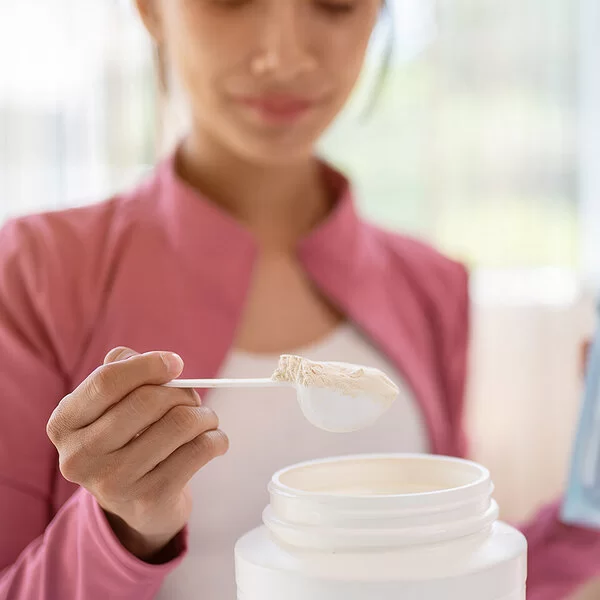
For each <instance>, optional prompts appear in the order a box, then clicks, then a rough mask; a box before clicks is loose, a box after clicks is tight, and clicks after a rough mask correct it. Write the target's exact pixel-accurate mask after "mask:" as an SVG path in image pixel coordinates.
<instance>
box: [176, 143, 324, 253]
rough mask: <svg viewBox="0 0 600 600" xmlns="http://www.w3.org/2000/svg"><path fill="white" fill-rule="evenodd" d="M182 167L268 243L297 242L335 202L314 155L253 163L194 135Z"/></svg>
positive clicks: (182, 156)
mask: <svg viewBox="0 0 600 600" xmlns="http://www.w3.org/2000/svg"><path fill="white" fill-rule="evenodd" d="M178 169H179V171H180V175H181V176H182V177H183V178H184V179H185V180H186V181H187V182H188V183H189V184H190V185H192V186H193V187H195V188H197V189H198V190H199V191H201V192H202V193H203V194H204V195H206V196H207V197H209V198H210V199H211V200H212V201H213V202H215V203H217V204H218V205H219V206H221V207H222V208H223V209H225V210H226V211H228V212H229V213H230V214H231V215H232V216H233V217H235V218H236V219H237V220H238V221H240V222H241V223H242V224H243V225H244V226H246V227H247V228H248V229H249V230H250V231H251V232H252V233H253V234H254V235H255V236H256V237H257V239H258V241H259V243H260V244H261V246H262V247H263V248H270V249H277V250H287V249H291V248H293V247H294V246H295V244H296V243H297V241H298V239H300V238H301V237H302V236H303V235H305V234H306V233H307V232H308V231H310V230H311V229H312V228H313V227H314V226H315V225H316V224H317V223H318V222H320V221H321V220H322V219H323V218H324V217H325V216H326V215H327V213H328V212H329V210H330V209H331V205H332V203H333V202H332V198H331V193H330V191H329V190H328V189H327V186H326V183H325V179H324V177H323V172H322V166H321V165H320V164H319V162H318V161H317V160H316V159H315V158H314V157H307V159H306V160H303V161H299V162H297V163H294V164H285V165H273V166H268V165H267V166H265V165H261V164H252V163H250V162H248V161H244V160H243V159H241V158H239V157H236V156H235V155H234V154H233V153H232V152H228V151H226V150H225V149H223V148H222V147H219V146H218V144H210V145H209V144H208V143H207V140H204V139H203V140H199V139H197V138H194V137H192V136H190V137H188V138H187V139H186V140H185V141H184V143H183V144H182V146H181V148H180V153H179V156H178Z"/></svg>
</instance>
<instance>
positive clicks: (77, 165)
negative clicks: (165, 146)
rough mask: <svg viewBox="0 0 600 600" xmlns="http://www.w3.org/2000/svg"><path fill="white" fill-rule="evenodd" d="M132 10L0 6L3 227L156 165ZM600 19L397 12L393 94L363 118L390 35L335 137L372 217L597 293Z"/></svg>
mask: <svg viewBox="0 0 600 600" xmlns="http://www.w3.org/2000/svg"><path fill="white" fill-rule="evenodd" d="M132 4H133V3H132V2H130V0H102V1H101V2H98V1H97V0H47V1H46V2H37V1H36V0H19V2H15V1H14V0H0V72H1V73H2V81H3V85H2V87H1V88H0V132H1V134H0V220H1V219H3V218H5V217H7V216H9V215H12V214H17V213H23V212H29V211H34V210H40V209H46V208H50V209H53V208H59V207H61V206H66V205H71V204H74V203H83V202H88V201H93V200H97V199H100V198H102V197H104V196H106V195H108V194H109V193H111V192H112V191H114V190H116V189H118V188H120V187H122V186H124V185H127V184H129V183H130V182H133V181H135V180H136V178H137V177H138V176H139V174H140V172H141V171H143V170H145V169H147V168H148V167H149V165H151V164H152V163H153V162H154V160H155V158H156V145H157V144H156V142H157V137H156V132H157V123H158V118H157V112H158V110H157V101H156V100H157V99H156V86H155V79H154V73H153V64H152V58H151V48H150V45H149V43H148V40H147V39H146V36H145V33H144V32H143V31H142V28H141V26H140V25H139V23H138V21H137V18H136V17H135V16H134V14H133V9H132ZM599 6H600V5H599V3H598V2H597V1H595V0H502V2H498V0H476V1H474V0H438V1H437V3H434V0H392V2H391V8H392V12H393V21H394V24H395V29H396V39H395V53H394V58H393V61H392V65H391V68H390V72H389V74H388V77H387V82H386V84H385V88H384V90H383V94H382V96H381V98H380V100H379V102H378V104H377V105H376V106H375V109H374V111H373V113H372V115H371V116H370V117H369V118H366V119H365V118H363V117H361V115H360V107H361V101H362V100H364V98H365V95H366V94H368V93H369V90H370V84H372V82H373V78H374V77H376V75H377V71H378V57H379V56H380V53H381V46H382V40H383V37H384V34H385V26H384V25H382V26H381V27H380V28H379V30H378V33H377V35H376V36H375V39H374V44H373V52H372V55H371V56H370V57H369V60H368V61H367V67H366V69H365V76H364V81H365V84H364V85H362V86H360V87H359V89H358V90H357V93H356V95H355V101H354V102H353V103H352V105H351V106H350V108H349V110H348V111H347V112H346V114H345V115H343V116H342V118H340V120H339V122H338V123H337V124H336V125H335V127H333V128H332V130H331V131H330V132H329V133H328V135H327V136H326V137H325V139H324V141H323V152H324V153H325V155H326V156H327V157H329V158H330V159H331V160H332V161H333V162H334V163H336V164H338V165H339V166H340V167H341V168H343V169H344V170H346V171H347V172H348V173H349V174H350V175H352V177H353V178H354V180H355V182H356V187H357V190H358V193H359V197H360V200H361V206H362V208H363V210H364V212H365V213H367V214H368V215H369V216H370V217H371V218H373V219H374V220H376V221H378V222H380V223H383V224H385V225H386V226H389V227H394V228H398V229H402V230H405V231H408V232H412V233H414V234H416V235H418V236H421V237H423V238H425V239H428V240H430V241H432V242H433V243H435V244H436V245H438V246H440V247H441V248H442V249H444V250H446V251H447V252H449V253H451V254H452V255H455V256H457V257H459V258H462V259H465V260H467V261H468V262H470V263H471V264H475V265H479V266H485V267H501V268H504V267H508V268H512V267H539V266H560V267H567V268H576V267H578V266H579V265H580V264H581V262H582V261H584V262H585V264H586V266H587V267H588V270H589V271H592V270H593V271H594V272H595V273H596V275H597V276H598V277H599V280H600V260H598V259H596V258H595V257H596V255H600V253H599V252H598V251H595V250H594V247H595V244H596V240H600V231H599V229H598V228H599V227H600V225H598V223H600V217H599V215H598V212H599V211H600V208H599V205H600V183H599V181H600V177H599V175H598V173H597V172H596V171H597V169H595V165H594V163H595V160H596V157H597V156H599V155H600V148H598V146H599V145H600V142H599V139H600V108H599V107H600V70H599V69H597V68H596V61H597V57H598V56H600V47H599V43H600V42H599V41H598V40H600V17H599V14H598V13H599V12H600V8H599ZM33 14H34V15H35V19H33V18H31V17H30V15H33ZM4 82H6V85H5V83H4ZM582 215H583V216H582ZM582 238H583V239H584V244H583V247H582V246H581V243H580V240H581V239H582ZM594 262H595V263H596V264H595V266H594V267H593V268H592V267H591V266H589V265H591V264H592V263H594Z"/></svg>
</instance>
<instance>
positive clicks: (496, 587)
mask: <svg viewBox="0 0 600 600" xmlns="http://www.w3.org/2000/svg"><path fill="white" fill-rule="evenodd" d="M492 490H493V485H492V482H491V480H490V475H489V473H488V471H487V470H486V469H484V468H483V467H481V466H479V465H477V464H475V463H472V462H468V461H463V460H459V459H454V458H445V457H437V456H420V455H419V456H417V455H377V456H370V455H369V456H350V457H342V458H332V459H327V460H321V461H315V462H310V463H303V464H300V465H296V466H293V467H289V468H287V469H284V470H283V471H280V472H279V473H276V474H275V475H274V476H273V479H272V481H271V484H270V486H269V491H270V495H271V503H270V505H269V506H268V507H267V509H266V510H265V512H264V515H263V521H264V526H262V527H260V528H258V529H256V530H254V531H252V532H250V533H249V534H247V535H246V536H244V537H243V538H242V539H240V540H239V542H238V544H237V546H236V578H237V585H238V599H239V600H398V598H402V600H524V599H525V579H526V549H527V544H526V541H525V538H524V537H523V535H522V534H521V533H519V532H518V531H517V530H515V529H513V528H512V527H509V526H508V525H506V524H504V523H501V522H499V521H498V520H497V518H498V507H497V505H496V503H495V502H494V501H493V500H492V498H491V494H492Z"/></svg>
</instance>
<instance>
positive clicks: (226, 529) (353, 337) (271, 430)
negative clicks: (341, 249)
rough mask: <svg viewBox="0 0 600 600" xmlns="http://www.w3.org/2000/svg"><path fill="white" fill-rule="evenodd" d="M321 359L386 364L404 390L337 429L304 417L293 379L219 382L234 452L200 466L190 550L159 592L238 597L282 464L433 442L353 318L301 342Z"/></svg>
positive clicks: (271, 360) (171, 596) (259, 369)
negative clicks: (264, 385) (239, 549)
mask: <svg viewBox="0 0 600 600" xmlns="http://www.w3.org/2000/svg"><path fill="white" fill-rule="evenodd" d="M293 354H299V355H301V356H305V357H306V358H310V359H313V360H335V361H342V362H348V363H354V364H363V365H366V366H371V367H377V368H379V369H381V370H382V371H383V372H384V373H386V374H387V375H388V376H389V377H390V378H391V379H393V380H394V382H395V383H396V384H397V385H398V386H399V387H400V390H401V392H400V396H399V397H398V399H397V400H396V402H395V403H394V404H393V405H392V408H391V409H390V411H389V412H388V413H387V414H386V415H385V416H384V417H383V418H381V419H380V421H379V422H377V423H376V424H375V425H373V426H372V427H370V428H369V429H366V430H364V431H359V432H356V433H343V434H332V433H327V432H324V431H321V430H318V429H316V428H315V427H313V426H312V425H310V424H309V423H308V422H307V421H306V420H305V419H304V417H303V415H302V413H301V411H300V407H299V406H298V404H297V402H296V400H295V392H294V391H293V390H292V389H285V388H273V389H248V390H239V389H233V390H230V389H227V390H215V391H214V392H212V393H211V394H209V395H208V396H207V397H206V398H204V404H205V405H207V406H210V407H211V408H212V409H213V410H215V412H216V413H217V414H218V415H219V420H220V427H221V429H222V430H223V431H224V432H225V433H226V434H227V435H228V436H229V440H230V449H229V452H228V454H227V455H226V456H224V457H222V458H219V459H217V460H215V461H213V462H212V463H211V464H209V465H207V466H206V467H205V468H203V469H202V470H201V471H199V472H198V473H197V474H196V475H195V476H194V478H193V479H192V481H191V482H190V488H191V491H192V495H193V499H194V509H193V513H192V517H191V519H190V522H189V552H188V555H187V556H186V558H185V559H184V561H183V563H182V564H181V565H180V566H179V567H178V568H177V569H176V570H175V571H174V572H173V573H171V574H170V575H169V576H168V578H167V580H166V581H165V583H164V585H163V587H162V589H161V591H160V593H159V595H158V599H159V600H235V597H236V592H235V574H234V555H233V550H234V545H235V542H236V541H237V539H238V538H239V537H240V536H241V535H243V534H244V533H246V532H248V531H250V530H251V529H253V528H255V527H257V526H258V525H260V524H261V516H262V511H263V509H264V508H265V507H266V505H267V504H268V502H269V496H268V493H267V485H268V483H269V481H270V479H271V476H272V475H273V473H275V472H276V471H278V470H279V469H281V468H283V467H287V466H289V465H292V464H294V463H297V462H301V461H305V460H312V459H316V458H325V457H329V456H339V455H345V454H360V453H378V452H417V453H422V452H428V451H429V450H430V443H429V440H428V435H427V431H426V427H425V422H424V419H423V416H422V414H421V412H420V410H419V407H418V406H417V404H416V402H415V400H414V398H413V397H412V395H411V393H410V392H409V390H408V388H407V386H406V384H405V383H404V382H403V380H402V378H401V376H400V375H399V374H398V372H397V371H396V369H395V368H394V367H393V366H392V365H391V363H390V362H389V361H388V360H387V359H386V358H385V357H384V356H382V354H381V353H380V352H378V351H377V350H376V349H375V348H373V346H372V345H371V344H370V343H369V342H367V340H366V339H365V338H364V337H363V336H362V335H361V334H359V332H358V331H357V330H356V329H355V328H354V327H352V326H350V325H342V326H340V327H339V328H338V329H337V330H336V331H335V332H334V333H332V334H331V335H330V336H329V337H328V338H326V339H325V340H322V341H321V342H320V343H318V344H316V345H314V346H312V347H310V348H305V349H303V350H299V351H295V352H293ZM278 361H279V356H265V355H252V354H248V353H246V352H241V351H237V350H236V351H234V352H233V353H232V354H231V355H230V356H229V358H228V359H227V360H226V362H225V364H224V366H223V369H222V371H221V373H220V375H219V376H220V377H269V376H270V375H271V374H272V373H273V371H274V370H275V367H276V366H277V363H278Z"/></svg>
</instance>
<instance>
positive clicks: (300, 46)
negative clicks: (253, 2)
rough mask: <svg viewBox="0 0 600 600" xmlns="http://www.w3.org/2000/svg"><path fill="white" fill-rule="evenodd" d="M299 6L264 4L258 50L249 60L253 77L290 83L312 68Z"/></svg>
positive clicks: (286, 1)
mask: <svg viewBox="0 0 600 600" xmlns="http://www.w3.org/2000/svg"><path fill="white" fill-rule="evenodd" d="M301 4H302V3H298V2H295V1H290V0H272V1H271V2H267V3H266V5H267V6H265V10H264V13H263V15H262V21H263V22H262V27H261V30H260V36H261V40H260V43H259V50H258V52H257V53H256V55H255V56H254V57H253V60H252V72H253V74H254V75H256V76H259V77H260V76H264V77H270V78H272V79H274V80H277V81H279V82H290V81H293V80H294V79H296V78H297V77H299V76H301V75H303V74H305V73H307V72H309V71H311V70H313V69H314V68H315V67H316V65H317V60H316V57H315V56H314V54H313V53H312V51H311V48H310V44H309V41H308V37H309V36H308V31H307V29H308V28H307V27H306V24H305V23H303V15H301V14H300V13H301V8H299V6H301Z"/></svg>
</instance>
